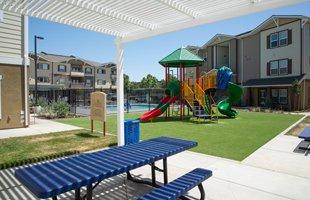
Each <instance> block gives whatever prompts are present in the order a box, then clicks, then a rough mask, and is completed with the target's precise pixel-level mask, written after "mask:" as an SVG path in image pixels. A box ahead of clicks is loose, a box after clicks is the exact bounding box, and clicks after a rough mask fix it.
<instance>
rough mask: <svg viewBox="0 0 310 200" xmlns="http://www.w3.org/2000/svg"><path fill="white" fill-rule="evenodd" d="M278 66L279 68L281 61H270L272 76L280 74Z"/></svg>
mask: <svg viewBox="0 0 310 200" xmlns="http://www.w3.org/2000/svg"><path fill="white" fill-rule="evenodd" d="M278 68H279V62H278V61H277V60H276V61H271V62H270V76H278Z"/></svg>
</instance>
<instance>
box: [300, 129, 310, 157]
mask: <svg viewBox="0 0 310 200" xmlns="http://www.w3.org/2000/svg"><path fill="white" fill-rule="evenodd" d="M298 137H299V138H301V139H304V141H303V142H302V143H301V144H300V145H299V149H302V150H306V151H307V150H310V148H309V146H310V127H306V128H304V130H303V131H302V132H301V133H300V134H299V135H298Z"/></svg>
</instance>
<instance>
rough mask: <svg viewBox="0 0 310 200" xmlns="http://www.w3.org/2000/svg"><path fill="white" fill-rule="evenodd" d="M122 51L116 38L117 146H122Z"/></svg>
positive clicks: (120, 44)
mask: <svg viewBox="0 0 310 200" xmlns="http://www.w3.org/2000/svg"><path fill="white" fill-rule="evenodd" d="M123 64H124V49H123V43H122V38H121V37H117V38H116V67H117V71H116V73H117V77H116V82H117V84H116V85H117V90H116V92H117V144H118V146H121V145H124V143H125V141H124V79H123V76H124V69H123Z"/></svg>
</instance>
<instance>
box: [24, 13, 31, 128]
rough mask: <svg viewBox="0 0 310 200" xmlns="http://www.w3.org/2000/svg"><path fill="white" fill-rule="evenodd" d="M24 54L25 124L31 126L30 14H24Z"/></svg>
mask: <svg viewBox="0 0 310 200" xmlns="http://www.w3.org/2000/svg"><path fill="white" fill-rule="evenodd" d="M23 18H24V38H23V40H24V56H23V64H24V98H25V100H24V109H25V111H24V126H25V127H28V126H29V117H30V116H29V103H28V93H29V92H28V62H29V58H28V16H26V15H24V16H23Z"/></svg>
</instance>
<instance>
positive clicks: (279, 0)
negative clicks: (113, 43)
mask: <svg viewBox="0 0 310 200" xmlns="http://www.w3.org/2000/svg"><path fill="white" fill-rule="evenodd" d="M303 1H304V0H289V1H284V0H274V1H258V2H256V3H251V4H249V5H247V6H243V7H235V8H231V9H230V10H226V9H225V10H219V11H217V12H213V13H210V14H207V15H203V16H202V17H199V18H196V19H193V20H191V21H183V22H178V23H176V24H174V25H173V26H171V25H169V26H161V27H159V28H157V29H155V30H153V31H151V32H150V31H149V32H138V33H131V34H127V35H125V37H124V38H123V41H124V42H131V41H135V40H139V39H143V38H149V37H152V36H156V35H160V34H164V33H169V32H174V31H179V30H182V29H186V28H191V27H194V26H199V25H203V24H208V23H212V22H216V21H220V20H225V19H230V18H233V17H238V16H242V15H248V14H253V13H257V12H261V11H264V10H269V9H274V8H279V7H282V6H288V5H292V4H296V3H300V2H303Z"/></svg>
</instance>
